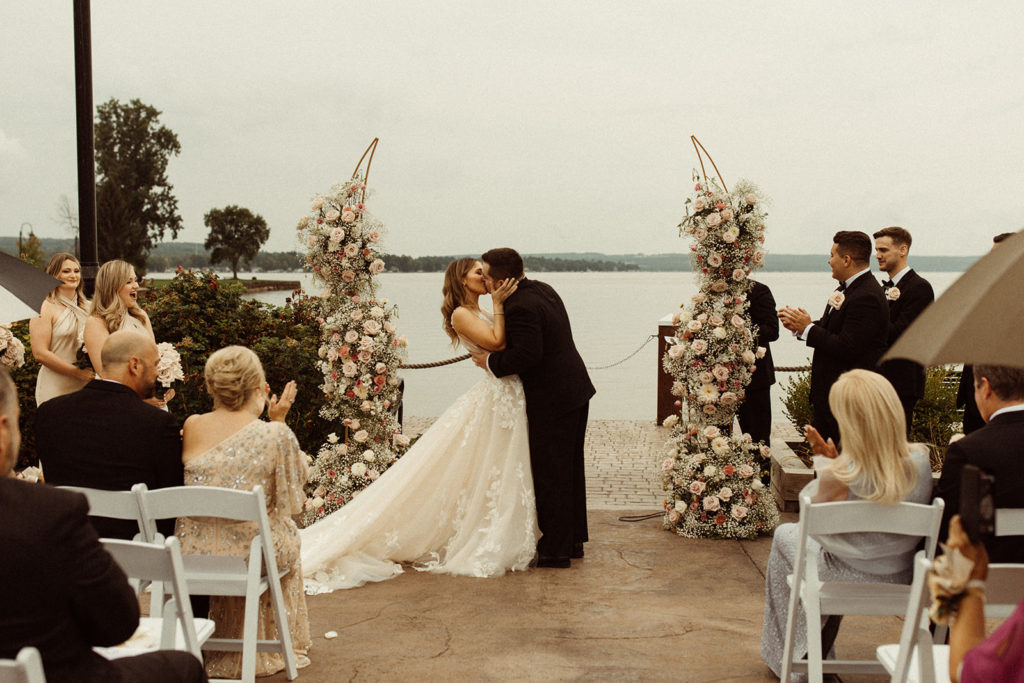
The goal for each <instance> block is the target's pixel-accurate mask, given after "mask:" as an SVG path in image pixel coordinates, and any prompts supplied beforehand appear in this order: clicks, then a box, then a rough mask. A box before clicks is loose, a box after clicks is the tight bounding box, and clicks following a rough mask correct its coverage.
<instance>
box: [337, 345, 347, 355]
mask: <svg viewBox="0 0 1024 683" xmlns="http://www.w3.org/2000/svg"><path fill="white" fill-rule="evenodd" d="M347 355H348V346H347V345H342V346H339V347H338V356H339V357H341V358H344V357H345V356H347Z"/></svg>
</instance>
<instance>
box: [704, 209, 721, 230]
mask: <svg viewBox="0 0 1024 683" xmlns="http://www.w3.org/2000/svg"><path fill="white" fill-rule="evenodd" d="M721 222H722V214H720V213H718V212H717V211H712V212H711V213H709V214H708V215H707V216H705V217H704V223H705V224H707V226H708V227H709V228H713V227H715V226H716V225H718V224H719V223H721Z"/></svg>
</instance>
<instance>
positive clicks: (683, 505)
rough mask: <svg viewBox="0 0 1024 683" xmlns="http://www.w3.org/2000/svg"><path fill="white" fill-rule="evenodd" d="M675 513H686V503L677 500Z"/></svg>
mask: <svg viewBox="0 0 1024 683" xmlns="http://www.w3.org/2000/svg"><path fill="white" fill-rule="evenodd" d="M675 511H676V512H686V503H685V502H683V501H681V500H677V501H676V504H675Z"/></svg>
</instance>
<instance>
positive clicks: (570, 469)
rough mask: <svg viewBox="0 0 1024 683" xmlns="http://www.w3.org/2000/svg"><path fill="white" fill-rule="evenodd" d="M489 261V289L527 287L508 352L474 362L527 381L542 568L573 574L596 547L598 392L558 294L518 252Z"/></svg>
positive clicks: (515, 298)
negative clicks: (590, 511) (591, 430)
mask: <svg viewBox="0 0 1024 683" xmlns="http://www.w3.org/2000/svg"><path fill="white" fill-rule="evenodd" d="M481 258H482V260H483V264H484V275H485V280H486V281H487V283H488V288H489V289H492V290H493V289H494V288H495V287H496V286H497V285H499V284H500V282H501V281H504V280H507V279H509V278H513V279H516V280H518V281H519V287H518V289H517V290H516V291H515V292H514V293H513V294H512V295H511V296H510V297H509V298H508V299H506V300H505V338H506V348H505V350H504V351H497V352H495V353H490V354H488V353H487V352H478V353H474V354H473V360H474V361H475V362H476V364H477V365H479V366H480V367H483V368H487V369H489V370H490V371H491V372H492V373H493V374H494V376H495V377H505V376H506V375H513V374H515V375H519V378H520V379H521V380H522V382H523V392H524V393H525V394H526V418H527V421H528V422H529V429H530V464H531V467H532V469H533V488H534V493H535V495H536V499H537V524H538V525H539V526H540V531H541V539H540V541H539V542H538V543H537V566H538V567H556V568H565V567H568V566H570V561H569V560H570V558H572V557H576V558H578V557H583V544H584V543H585V542H586V541H587V540H588V534H587V489H586V482H585V477H584V473H583V440H584V437H585V436H586V431H587V410H588V405H589V401H590V397H591V396H593V395H594V393H595V390H594V385H593V384H591V382H590V377H589V376H588V375H587V369H586V367H585V366H584V364H583V359H582V358H581V357H580V354H579V352H578V351H577V350H576V345H575V343H574V342H573V338H572V329H571V327H570V325H569V316H568V314H567V313H566V311H565V305H564V304H563V303H562V300H561V298H559V296H558V294H557V293H556V292H555V290H554V289H552V288H551V287H550V286H549V285H547V284H545V283H543V282H538V281H536V280H528V279H526V278H525V277H524V275H523V259H522V257H520V256H519V254H518V253H516V252H515V250H513V249H508V248H501V249H492V250H490V251H488V252H487V253H486V254H484V255H483V256H482V257H481Z"/></svg>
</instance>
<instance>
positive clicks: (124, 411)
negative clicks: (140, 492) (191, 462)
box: [36, 331, 184, 539]
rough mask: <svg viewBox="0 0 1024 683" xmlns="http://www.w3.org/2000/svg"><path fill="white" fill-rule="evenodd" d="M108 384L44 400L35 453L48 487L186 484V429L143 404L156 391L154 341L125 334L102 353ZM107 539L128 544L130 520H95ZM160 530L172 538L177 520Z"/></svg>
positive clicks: (116, 336)
mask: <svg viewBox="0 0 1024 683" xmlns="http://www.w3.org/2000/svg"><path fill="white" fill-rule="evenodd" d="M100 354H101V359H102V362H103V378H102V379H94V380H92V381H91V382H89V383H88V384H86V385H85V387H84V388H82V389H80V390H79V391H76V392H74V393H72V394H66V395H64V396H58V397H57V398H52V399H50V400H49V401H46V402H45V403H43V404H42V405H41V406H39V410H38V411H37V412H36V452H37V453H38V455H39V461H40V462H41V463H42V466H43V474H44V475H45V476H46V481H47V482H48V483H50V484H53V485H55V486H85V487H88V488H97V489H105V490H108V491H128V490H129V489H131V487H132V486H134V485H135V484H137V483H140V482H142V483H145V484H146V486H148V487H149V488H151V489H156V488H164V487H167V486H181V485H182V484H183V483H184V481H183V478H184V472H183V468H182V464H181V431H180V429H181V428H180V427H179V426H178V422H177V420H175V419H174V416H172V415H171V414H170V413H168V412H167V411H166V410H161V409H160V408H156V407H154V406H152V405H150V404H148V403H146V402H145V401H144V400H143V399H147V398H152V397H153V395H154V392H155V390H156V364H157V360H158V359H159V357H160V354H159V352H158V351H157V348H156V343H154V342H153V340H152V339H151V338H150V337H149V336H148V335H146V334H142V333H139V332H129V331H120V332H115V333H114V334H112V335H110V336H109V337H108V338H107V341H106V343H105V344H104V345H103V349H102V350H101V352H100ZM92 521H93V525H94V526H95V527H96V531H97V532H99V535H100V536H101V537H103V538H124V539H131V538H132V536H134V535H135V534H136V533H137V532H138V525H137V524H136V523H135V522H134V521H131V520H119V519H106V518H102V517H94V518H92ZM157 528H158V529H159V530H160V532H161V533H163V534H164V535H167V536H169V535H173V534H174V520H173V519H168V520H161V521H159V522H157Z"/></svg>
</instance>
